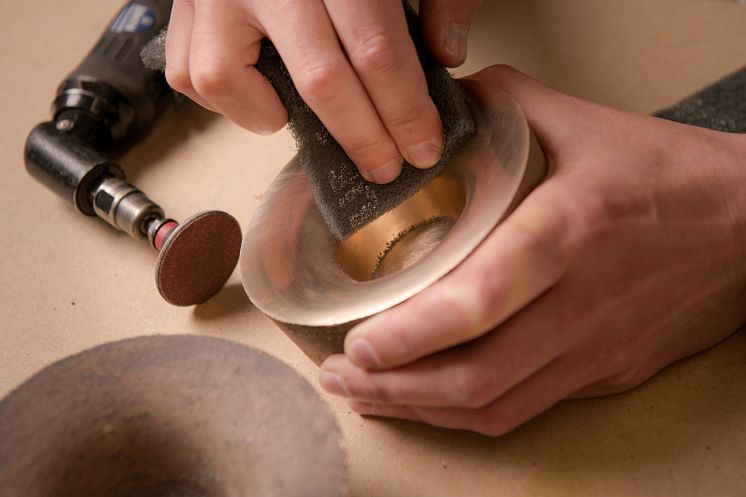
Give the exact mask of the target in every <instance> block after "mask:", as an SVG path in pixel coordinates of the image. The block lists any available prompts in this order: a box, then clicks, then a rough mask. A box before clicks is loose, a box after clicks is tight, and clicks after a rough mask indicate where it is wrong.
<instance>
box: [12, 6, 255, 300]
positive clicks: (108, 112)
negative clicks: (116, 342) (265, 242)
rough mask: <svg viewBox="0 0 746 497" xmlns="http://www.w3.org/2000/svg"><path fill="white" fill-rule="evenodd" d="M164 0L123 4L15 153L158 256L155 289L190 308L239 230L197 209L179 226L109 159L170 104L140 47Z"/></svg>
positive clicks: (230, 261)
mask: <svg viewBox="0 0 746 497" xmlns="http://www.w3.org/2000/svg"><path fill="white" fill-rule="evenodd" d="M171 4H172V1H171V0H136V1H133V2H130V3H128V4H126V5H125V6H124V7H123V8H122V9H121V10H120V11H119V13H118V14H117V15H116V16H115V17H114V19H113V20H112V21H111V23H110V24H109V25H108V27H107V28H106V30H105V31H104V33H103V34H102V36H101V38H100V39H99V40H98V42H97V43H96V44H95V46H94V47H93V49H92V50H91V51H90V53H89V54H88V55H87V56H86V57H85V58H84V59H83V61H82V62H81V63H80V65H79V66H78V67H77V68H76V69H75V70H74V71H73V72H72V73H70V74H69V75H68V76H67V78H66V79H65V80H64V81H63V82H62V84H61V85H60V86H59V88H58V90H57V95H56V97H55V99H54V103H53V104H52V120H51V121H48V122H44V123H41V124H39V125H37V126H36V127H35V128H34V129H33V130H32V131H31V133H30V135H29V137H28V139H27V141H26V147H25V162H26V169H27V170H28V172H29V173H30V174H31V175H32V176H33V177H34V178H36V179H37V180H39V181H40V182H41V183H42V184H44V185H45V186H47V187H48V188H49V189H50V190H52V191H53V192H55V193H56V194H57V195H59V196H60V197H62V198H64V199H65V200H67V201H69V202H70V203H72V204H73V206H74V207H75V208H76V210H78V212H80V213H81V214H84V215H87V216H96V217H98V218H100V219H102V220H104V221H106V222H107V223H108V224H110V225H111V226H113V227H114V228H116V229H118V230H120V231H124V232H125V233H127V234H129V235H130V236H132V237H134V238H137V239H141V240H147V241H148V242H149V243H150V245H151V246H152V247H153V248H154V249H155V250H157V251H158V252H159V255H158V262H157V268H156V285H157V287H158V290H159V292H160V293H161V295H162V296H163V298H165V299H166V301H168V302H170V303H172V304H174V305H182V306H187V305H195V304H200V303H202V302H204V301H206V300H207V299H209V298H210V297H212V296H213V295H214V294H215V293H217V292H218V291H219V290H220V289H221V288H222V286H223V285H224V284H225V282H226V280H227V279H228V277H229V276H230V275H231V273H232V272H233V269H234V268H235V265H236V263H237V261H238V255H239V251H240V247H241V229H240V226H239V225H238V222H237V221H236V220H235V219H234V218H233V217H232V216H230V215H229V214H227V213H225V212H220V211H207V212H202V213H199V214H197V215H195V216H193V217H191V218H190V219H188V220H187V221H185V222H184V223H181V224H179V223H177V222H176V221H175V220H173V219H170V218H168V217H166V216H165V214H164V211H163V209H162V208H161V207H160V206H159V205H158V204H156V203H155V202H153V201H152V200H150V199H149V198H148V197H147V196H146V195H145V194H144V193H143V192H142V191H140V190H139V189H138V188H136V187H135V186H134V185H132V184H131V183H129V182H128V181H127V180H126V178H125V174H124V171H123V169H122V168H121V167H120V166H119V165H118V164H117V163H116V162H114V160H113V159H112V157H115V156H116V155H119V154H121V153H123V152H125V151H127V150H128V149H129V148H130V147H132V146H133V145H134V144H135V143H137V142H138V141H139V140H141V139H142V138H143V137H144V136H145V135H146V134H147V132H148V131H149V130H150V129H151V128H152V127H153V125H154V124H155V122H156V120H157V118H158V117H159V116H160V115H161V114H162V113H163V111H164V110H165V108H167V107H168V105H169V102H172V103H173V102H175V101H176V98H177V96H176V94H175V93H174V92H173V91H172V90H171V89H170V88H169V86H168V84H167V83H166V80H165V77H164V75H163V73H162V72H159V71H151V70H150V69H148V68H146V67H145V66H144V65H143V63H142V61H141V59H140V51H141V50H142V48H143V47H144V46H145V45H146V44H147V42H148V41H150V40H151V39H152V38H153V37H154V36H155V35H156V34H157V33H158V32H159V31H160V30H161V28H163V26H165V25H166V24H167V23H168V19H169V16H170V11H171Z"/></svg>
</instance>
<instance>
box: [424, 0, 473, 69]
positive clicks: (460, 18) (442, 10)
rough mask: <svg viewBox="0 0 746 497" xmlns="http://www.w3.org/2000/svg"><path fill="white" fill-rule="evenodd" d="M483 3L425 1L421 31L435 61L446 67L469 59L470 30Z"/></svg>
mask: <svg viewBox="0 0 746 497" xmlns="http://www.w3.org/2000/svg"><path fill="white" fill-rule="evenodd" d="M481 3H482V1H481V0H422V1H421V2H420V28H421V29H422V34H423V35H424V38H425V43H426V44H427V48H428V50H429V51H430V54H432V56H433V57H435V59H436V60H437V61H438V62H440V63H441V64H443V65H444V66H446V67H456V66H460V65H461V64H463V63H464V61H465V60H466V45H467V40H468V37H469V28H470V27H471V23H472V21H473V19H474V15H475V14H476V12H477V9H478V8H479V4H481Z"/></svg>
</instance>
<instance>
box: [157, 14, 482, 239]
mask: <svg viewBox="0 0 746 497" xmlns="http://www.w3.org/2000/svg"><path fill="white" fill-rule="evenodd" d="M404 9H405V12H406V15H407V21H408V24H409V30H410V34H411V36H412V39H413V41H414V44H415V47H416V48H417V53H418V56H419V59H420V63H421V64H422V68H423V70H424V73H425V77H426V79H427V84H428V88H429V92H430V96H431V97H432V99H433V102H434V103H435V105H436V107H437V109H438V111H439V113H440V116H441V119H442V122H443V151H442V157H441V159H440V161H439V162H438V163H437V164H436V165H435V166H433V167H432V168H430V169H424V170H423V169H418V168H416V167H414V166H412V165H410V164H407V163H405V164H404V168H403V170H402V173H401V175H400V176H399V177H398V178H397V179H396V180H394V181H393V182H391V183H389V184H386V185H378V184H375V183H369V182H367V181H366V180H365V179H364V178H363V177H362V176H361V175H360V173H359V172H358V170H357V168H356V167H355V164H354V163H353V162H352V160H351V159H350V158H349V157H348V156H347V154H346V153H345V152H344V150H343V149H342V147H341V146H340V145H339V144H338V143H337V141H336V140H335V139H334V138H333V137H332V136H331V134H330V133H329V131H328V130H327V129H326V127H325V126H324V125H323V124H322V123H321V121H320V120H319V118H318V117H317V116H316V115H315V114H314V112H313V111H312V110H311V109H310V107H308V105H306V103H305V102H304V101H303V98H302V97H301V96H300V94H299V93H298V91H297V89H296V88H295V85H294V84H293V82H292V79H291V78H290V75H289V73H288V71H287V68H286V67H285V64H284V63H283V61H282V58H281V57H280V55H279V53H278V52H277V50H276V49H275V47H274V45H273V44H272V42H271V41H270V40H267V39H265V40H263V42H262V50H261V54H260V57H259V61H258V62H257V64H256V67H257V69H258V70H259V71H260V72H261V73H262V74H264V76H265V77H266V78H267V79H268V80H269V81H270V82H271V83H272V86H273V87H274V88H275V91H277V94H278V95H279V97H280V100H281V101H282V103H283V104H284V105H285V107H286V108H287V110H288V116H289V128H290V131H291V133H292V134H293V137H294V138H295V140H296V142H297V146H298V159H299V161H300V162H301V164H302V165H303V168H304V171H305V173H306V176H307V177H308V181H309V184H310V186H311V190H312V193H313V197H314V200H315V202H316V205H317V206H318V208H319V210H320V211H321V214H322V216H323V217H324V220H325V221H326V224H327V225H328V226H329V229H330V231H331V233H332V234H333V235H334V236H335V237H336V238H337V239H339V240H342V239H345V238H347V237H348V236H349V235H351V234H352V233H354V232H355V231H357V230H358V229H359V228H360V227H362V226H364V225H365V224H366V223H368V222H370V221H372V220H374V219H376V218H377V217H379V216H380V215H382V214H384V213H386V212H387V211H389V210H390V209H392V208H394V207H396V206H397V205H399V204H400V203H401V202H403V201H404V200H406V199H407V198H409V197H410V196H411V195H412V194H414V193H415V192H416V191H417V190H419V189H420V188H421V187H422V186H423V185H424V184H425V183H426V182H427V181H428V180H429V179H430V178H432V177H433V176H435V175H437V174H438V173H439V172H440V171H442V170H443V168H444V167H445V166H446V165H447V164H448V162H449V161H450V160H451V158H452V157H453V156H454V155H455V154H456V153H457V152H458V151H459V150H460V148H461V147H462V146H463V145H464V143H465V142H466V141H467V140H468V139H469V138H470V137H471V136H472V135H473V134H474V132H475V125H474V119H473V117H472V115H471V111H470V108H469V103H468V101H467V96H466V93H465V92H464V90H463V89H462V87H461V86H460V85H459V84H458V83H457V82H456V81H455V80H454V79H453V78H452V77H451V75H450V74H449V73H448V71H447V70H446V69H445V68H444V67H442V66H441V65H439V64H438V63H437V62H435V61H434V60H433V59H432V57H430V55H429V54H428V53H427V51H426V49H425V43H424V40H423V38H422V36H421V33H420V31H419V27H418V19H417V14H416V12H415V11H414V9H412V7H411V6H410V5H409V4H408V3H407V2H404ZM164 46H165V35H164V34H163V33H162V34H161V35H159V36H158V37H156V39H154V40H153V42H152V43H151V44H150V45H148V46H146V47H145V49H144V50H143V53H142V57H143V60H144V61H145V62H146V63H147V64H148V65H149V67H151V68H153V69H163V68H164V67H165V55H164Z"/></svg>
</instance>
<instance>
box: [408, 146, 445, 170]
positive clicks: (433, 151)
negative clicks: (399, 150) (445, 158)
mask: <svg viewBox="0 0 746 497" xmlns="http://www.w3.org/2000/svg"><path fill="white" fill-rule="evenodd" d="M404 157H405V158H406V159H407V162H409V163H410V164H412V165H413V166H415V167H420V168H428V167H433V166H434V165H435V164H436V163H437V162H438V160H439V159H440V146H438V145H435V144H433V143H419V144H417V145H412V146H411V147H409V148H408V149H407V150H406V151H405V152H404Z"/></svg>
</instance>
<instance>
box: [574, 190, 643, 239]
mask: <svg viewBox="0 0 746 497" xmlns="http://www.w3.org/2000/svg"><path fill="white" fill-rule="evenodd" d="M632 209H634V207H633V206H632V205H631V200H630V199H629V198H626V197H625V196H624V194H623V193H621V192H614V191H610V189H599V190H593V189H589V190H586V191H585V192H583V193H582V194H580V195H579V196H577V197H576V199H575V208H574V210H573V223H574V225H575V227H576V229H577V230H578V231H579V235H580V238H581V239H582V240H584V241H586V242H594V241H595V242H598V241H602V240H604V239H605V238H607V237H608V236H610V235H612V234H613V233H614V232H615V231H616V228H615V225H618V221H619V220H620V219H621V218H624V217H626V216H627V214H628V213H630V211H631V210H632Z"/></svg>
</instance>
